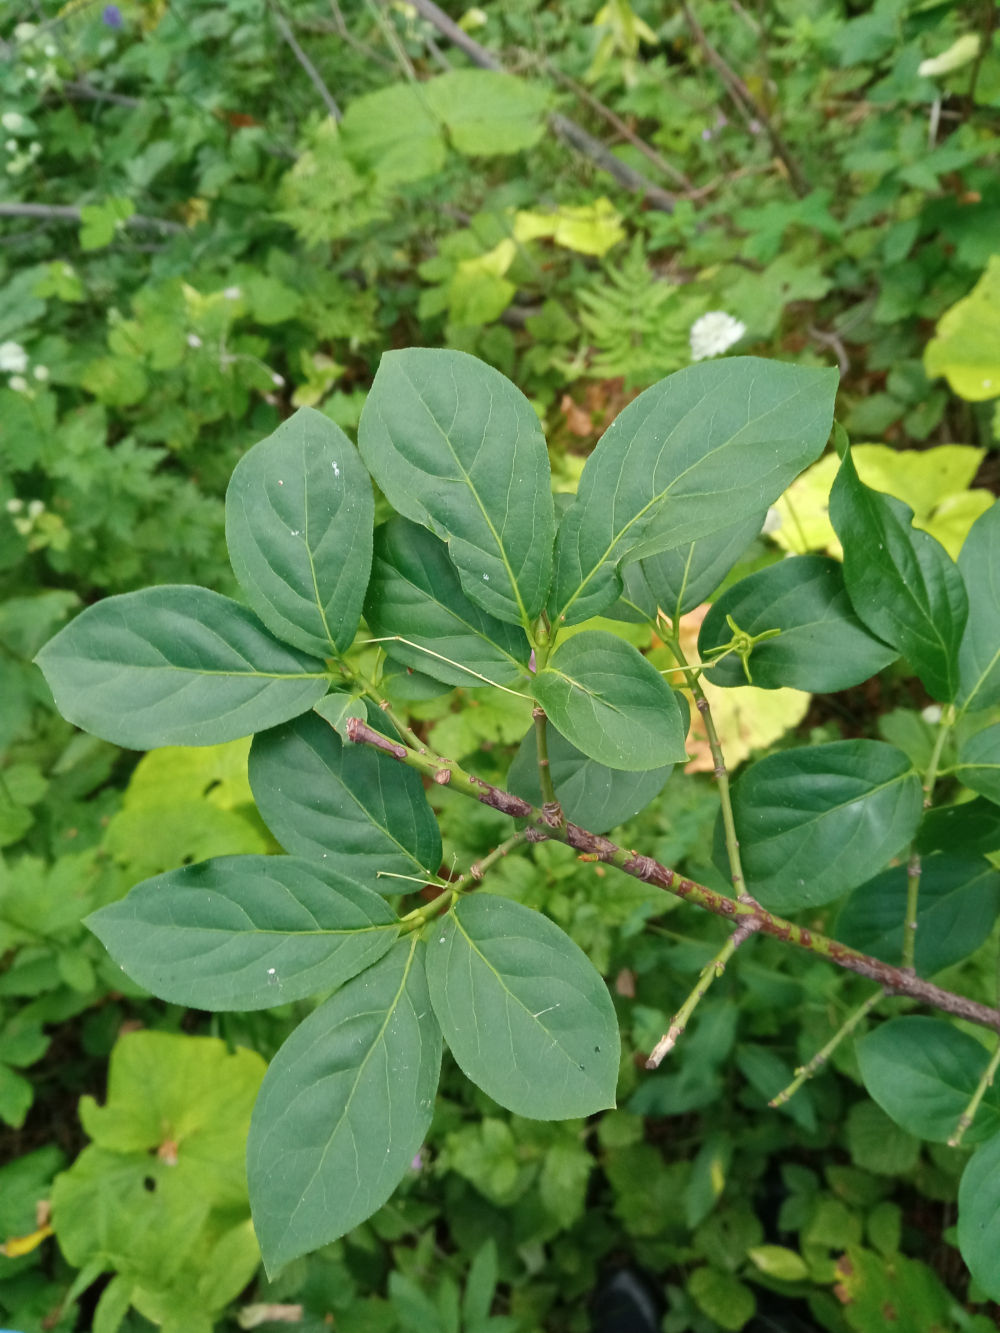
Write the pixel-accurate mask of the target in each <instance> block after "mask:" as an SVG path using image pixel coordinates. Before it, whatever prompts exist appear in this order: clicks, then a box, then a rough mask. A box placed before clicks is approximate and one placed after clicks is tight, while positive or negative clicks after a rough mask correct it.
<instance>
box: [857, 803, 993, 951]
mask: <svg viewBox="0 0 1000 1333" xmlns="http://www.w3.org/2000/svg"><path fill="white" fill-rule="evenodd" d="M998 823H1000V821H998ZM997 841H998V842H1000V831H998V835H997ZM906 881H907V873H906V867H905V866H894V867H893V868H892V869H891V870H885V871H883V873H882V874H881V875H876V876H875V878H874V879H871V880H869V881H868V882H867V883H866V884H862V885H861V886H860V888H857V889H855V890H854V892H853V893H852V894H851V896H850V897H849V898H848V900H847V901H846V902H845V903H844V906H843V907H842V908H841V909H840V914H839V915H838V917H837V925H836V927H835V929H834V932H833V933H834V935H835V937H836V938H837V939H838V940H841V941H842V942H843V943H844V944H848V945H850V946H851V947H852V948H854V949H860V950H861V951H862V953H869V954H874V955H875V956H876V958H881V959H883V960H884V961H885V962H887V963H891V964H892V965H893V966H894V967H898V966H900V964H901V963H902V961H903V931H904V929H905V927H904V924H903V923H904V922H905V920H906V898H907V883H906ZM998 912H1000V872H998V871H996V870H994V868H993V867H992V866H991V865H990V863H989V862H988V861H986V860H985V859H983V858H982V857H976V858H973V857H971V856H969V855H966V856H964V857H959V856H956V857H951V856H928V857H927V858H926V859H925V861H924V863H923V873H922V875H921V878H920V896H919V899H918V906H917V932H916V937H915V940H914V951H915V957H914V965H915V967H916V969H917V972H918V973H919V975H920V976H923V977H930V976H933V975H934V973H935V972H940V971H941V969H942V968H945V967H951V965H952V964H953V963H958V962H961V960H962V959H963V958H967V957H968V956H969V954H971V953H973V952H975V950H976V949H978V948H979V946H980V945H981V944H982V943H983V941H984V940H985V939H986V938H987V936H988V935H989V933H990V931H991V930H992V929H993V923H994V922H995V921H996V919H997V914H998Z"/></svg>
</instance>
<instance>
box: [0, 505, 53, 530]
mask: <svg viewBox="0 0 1000 1333" xmlns="http://www.w3.org/2000/svg"><path fill="white" fill-rule="evenodd" d="M4 508H5V509H6V510H7V513H8V514H10V516H11V522H12V523H13V524H14V527H15V528H16V529H17V531H18V532H19V533H20V534H21V536H22V537H30V536H31V534H32V533H33V532H34V530H35V527H36V526H37V524H38V520H39V519H40V518H41V516H42V515H43V514H44V513H45V503H44V501H42V500H29V501H28V503H27V504H25V503H24V501H23V500H19V499H17V497H15V498H14V499H13V500H8V501H7V503H6V505H5V506H4Z"/></svg>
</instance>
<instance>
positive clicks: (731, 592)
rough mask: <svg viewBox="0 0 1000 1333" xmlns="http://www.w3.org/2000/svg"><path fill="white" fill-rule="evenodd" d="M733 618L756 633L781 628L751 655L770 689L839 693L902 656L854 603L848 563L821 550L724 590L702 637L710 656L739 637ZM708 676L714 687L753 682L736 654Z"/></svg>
mask: <svg viewBox="0 0 1000 1333" xmlns="http://www.w3.org/2000/svg"><path fill="white" fill-rule="evenodd" d="M727 616H731V617H732V619H733V620H734V621H735V623H736V624H737V625H738V626H739V627H740V629H741V630H743V631H745V632H746V633H747V634H750V635H756V634H760V633H762V632H763V631H764V630H768V629H780V630H781V634H780V635H779V636H778V637H777V638H774V639H765V640H764V642H762V643H759V644H757V645H756V646H755V647H754V649H753V652H752V654H751V657H750V671H751V673H752V675H753V683H754V685H756V686H758V687H759V688H760V689H764V690H776V689H780V688H782V687H783V686H788V687H790V688H791V689H796V690H808V691H810V692H811V693H814V694H832V693H833V692H834V691H836V690H846V689H849V688H850V686H852V685H859V684H860V683H861V682H862V681H863V680H868V678H869V677H870V676H874V675H875V674H876V673H877V672H879V671H881V670H882V668H883V667H886V666H888V665H889V663H890V662H893V661H895V659H896V657H897V656H898V654H897V653H896V651H895V649H893V648H889V647H887V645H886V644H884V643H882V642H881V641H880V640H879V639H876V638H875V637H874V636H873V635H871V634H869V633H868V631H867V630H866V629H865V627H864V625H863V624H862V623H861V621H860V620H859V619H858V618H857V616H856V615H855V614H854V611H853V609H852V607H851V603H850V600H849V598H848V596H847V591H846V589H845V588H844V577H843V574H842V572H841V567H840V565H839V564H838V562H837V561H836V560H829V559H827V558H826V557H825V556H821V555H801V556H793V557H791V559H788V560H782V561H781V562H780V563H779V564H777V565H770V566H769V567H768V568H767V569H761V570H758V571H757V573H755V574H751V575H749V576H748V577H747V578H745V579H741V580H740V581H739V583H737V584H734V586H733V587H732V588H730V589H728V591H727V592H725V593H723V595H722V596H721V597H720V598H719V600H718V601H717V602H716V603H715V604H714V605H713V607H712V609H711V610H710V611H709V613H708V615H707V616H706V617H705V620H704V622H703V624H702V627H701V633H700V634H699V636H698V654H699V656H700V657H701V658H702V659H703V660H704V659H706V658H708V657H709V655H710V654H711V652H712V650H713V649H715V648H721V647H722V646H723V645H725V644H727V643H729V642H730V640H731V639H732V637H733V631H732V629H731V628H730V627H729V625H728V624H727V622H726V617H727ZM705 674H706V679H708V680H710V681H711V682H712V684H713V685H730V686H739V685H745V684H746V683H747V679H746V675H745V673H744V671H743V664H742V662H741V661H740V659H739V657H738V656H737V655H736V654H735V653H730V654H729V655H728V656H727V657H725V658H723V660H722V661H721V662H719V664H718V666H716V667H713V668H712V670H711V671H708V672H706V673H705Z"/></svg>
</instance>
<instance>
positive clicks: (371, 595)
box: [365, 517, 530, 689]
mask: <svg viewBox="0 0 1000 1333" xmlns="http://www.w3.org/2000/svg"><path fill="white" fill-rule="evenodd" d="M365 619H366V620H367V622H368V625H369V627H370V628H371V631H372V633H373V634H374V635H375V636H376V637H377V638H389V639H390V640H391V639H392V638H393V636H399V638H405V639H406V640H408V642H407V643H402V642H399V641H391V642H388V643H385V644H383V647H384V648H385V651H386V653H387V654H388V655H389V656H390V657H392V658H395V659H396V660H397V661H400V662H403V663H404V664H405V665H406V666H409V667H412V668H413V669H414V670H415V671H420V672H423V673H424V674H425V675H428V676H431V677H433V678H434V679H435V680H442V681H444V682H446V683H447V684H449V685H464V686H466V687H468V688H470V689H474V688H476V687H477V686H481V685H485V684H488V683H491V682H492V683H495V684H498V685H509V684H510V683H511V682H512V681H515V680H517V678H518V677H519V676H521V675H524V674H526V673H527V670H528V658H529V654H530V648H529V645H528V640H527V639H526V638H525V635H524V631H523V630H521V629H519V628H517V627H515V626H513V625H510V624H508V623H507V622H506V621H503V620H497V619H496V618H495V617H493V616H491V615H489V614H488V613H487V612H486V611H484V610H483V609H482V607H480V606H477V605H476V604H475V603H474V602H473V601H471V600H470V599H469V598H468V597H466V595H465V593H464V592H463V590H462V586H461V583H460V581H459V577H458V572H457V571H456V569H455V567H454V565H453V564H452V563H451V561H450V560H449V559H448V552H447V548H446V546H445V545H444V543H443V542H440V541H438V539H437V538H436V537H435V536H433V534H432V533H430V532H428V531H427V529H426V528H422V527H420V526H419V524H416V523H411V522H410V521H409V520H408V519H405V518H399V517H397V518H393V519H390V520H389V522H388V523H385V524H383V525H382V526H381V527H380V528H379V529H378V531H377V533H376V534H375V558H374V561H373V564H372V578H371V583H370V584H369V586H368V594H367V597H366V599H365Z"/></svg>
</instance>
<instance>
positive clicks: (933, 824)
mask: <svg viewBox="0 0 1000 1333" xmlns="http://www.w3.org/2000/svg"><path fill="white" fill-rule="evenodd" d="M917 851H918V852H920V853H921V855H926V854H927V853H928V852H956V853H958V855H960V856H980V855H983V854H985V853H987V852H996V851H1000V817H998V815H997V810H996V806H995V805H994V804H993V802H992V801H987V800H986V798H985V797H984V796H977V797H976V799H975V800H974V801H963V802H961V804H959V805H939V806H936V807H935V808H934V809H933V810H928V811H927V813H926V815H924V822H923V823H922V824H921V825H920V831H919V833H918V834H917Z"/></svg>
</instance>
